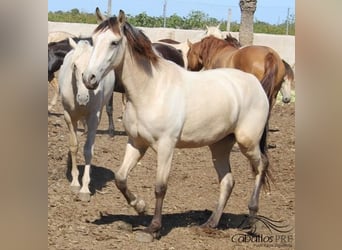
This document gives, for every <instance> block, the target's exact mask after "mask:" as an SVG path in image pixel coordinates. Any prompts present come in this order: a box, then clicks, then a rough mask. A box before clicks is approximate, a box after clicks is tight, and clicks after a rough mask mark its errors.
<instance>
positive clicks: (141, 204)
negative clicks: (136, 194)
mask: <svg viewBox="0 0 342 250" xmlns="http://www.w3.org/2000/svg"><path fill="white" fill-rule="evenodd" d="M134 208H135V211H137V213H138V214H141V215H142V214H145V212H146V203H145V201H144V200H138V202H137V204H136V205H135V207H134Z"/></svg>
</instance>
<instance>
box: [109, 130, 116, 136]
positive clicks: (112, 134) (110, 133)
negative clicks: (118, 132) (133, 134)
mask: <svg viewBox="0 0 342 250" xmlns="http://www.w3.org/2000/svg"><path fill="white" fill-rule="evenodd" d="M108 134H109V136H110V137H114V135H115V132H114V130H112V129H110V130H109V131H108Z"/></svg>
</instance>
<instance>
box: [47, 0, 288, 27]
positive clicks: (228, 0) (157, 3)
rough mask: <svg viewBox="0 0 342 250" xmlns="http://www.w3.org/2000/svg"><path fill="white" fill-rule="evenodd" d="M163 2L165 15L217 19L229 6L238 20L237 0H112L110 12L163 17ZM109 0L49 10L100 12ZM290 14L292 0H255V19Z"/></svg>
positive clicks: (52, 0) (66, 2) (275, 19)
mask: <svg viewBox="0 0 342 250" xmlns="http://www.w3.org/2000/svg"><path fill="white" fill-rule="evenodd" d="M165 2H166V3H167V5H166V16H171V15H172V14H177V15H178V16H181V17H186V16H188V14H189V13H190V12H191V11H197V10H198V11H202V12H204V13H206V14H208V15H209V17H215V18H217V19H218V20H227V17H228V9H229V8H230V9H231V13H232V15H231V21H232V22H233V21H236V22H238V23H239V22H240V7H239V0H215V1H211V0H112V15H117V14H118V12H119V10H120V9H122V10H123V11H125V13H126V14H130V15H133V16H135V15H137V14H139V13H142V12H146V13H147V15H149V16H155V17H159V16H163V5H164V3H165ZM107 5H108V0H48V11H58V10H61V11H69V10H71V9H74V8H77V9H79V10H80V11H82V12H87V13H94V12H95V8H96V7H99V8H100V10H101V12H102V13H106V12H107ZM288 8H289V14H290V15H295V0H257V9H256V12H255V14H254V18H255V19H256V20H258V21H263V22H267V23H270V24H279V23H283V22H284V21H285V20H286V17H287V13H288Z"/></svg>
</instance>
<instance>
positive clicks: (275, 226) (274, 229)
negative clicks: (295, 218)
mask: <svg viewBox="0 0 342 250" xmlns="http://www.w3.org/2000/svg"><path fill="white" fill-rule="evenodd" d="M255 219H256V223H254V224H253V226H252V227H251V228H250V229H249V230H248V231H246V232H245V233H238V234H234V235H233V236H232V237H231V241H232V242H234V243H237V244H244V243H246V244H248V243H252V244H253V245H254V247H261V246H263V247H292V244H293V243H294V236H293V234H292V233H290V232H291V231H292V230H293V228H289V225H284V224H283V222H284V221H282V220H279V221H276V220H272V219H269V218H266V217H264V216H256V217H255ZM257 222H261V223H262V224H263V225H264V226H266V228H268V230H269V232H270V234H258V233H257V225H258V223H257ZM259 225H260V223H259Z"/></svg>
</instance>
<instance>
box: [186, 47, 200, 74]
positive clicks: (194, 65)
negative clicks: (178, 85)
mask: <svg viewBox="0 0 342 250" xmlns="http://www.w3.org/2000/svg"><path fill="white" fill-rule="evenodd" d="M188 46H189V50H188V53H187V59H188V70H191V71H199V70H201V69H202V68H203V64H202V57H201V42H197V43H191V42H190V41H189V40H188Z"/></svg>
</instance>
